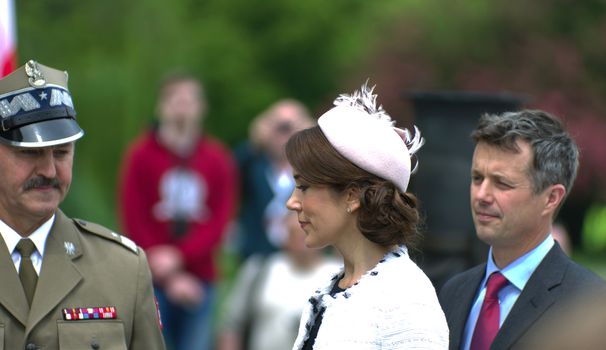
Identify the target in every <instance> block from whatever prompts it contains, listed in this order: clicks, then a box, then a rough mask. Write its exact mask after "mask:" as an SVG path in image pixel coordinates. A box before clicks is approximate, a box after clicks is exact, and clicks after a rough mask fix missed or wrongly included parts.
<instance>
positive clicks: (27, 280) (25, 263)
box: [15, 238, 38, 306]
mask: <svg viewBox="0 0 606 350" xmlns="http://www.w3.org/2000/svg"><path fill="white" fill-rule="evenodd" d="M15 249H16V250H17V251H18V252H19V254H21V264H20V265H19V278H20V279H21V284H22V285H23V290H24V291H25V297H26V298H27V302H28V303H29V305H30V306H31V305H32V299H33V298H34V292H35V291H36V284H37V283H38V274H37V273H36V270H35V269H34V265H33V264H32V253H33V252H34V251H35V250H36V246H35V245H34V242H32V241H31V239H29V238H25V239H22V240H20V241H19V243H17V247H16V248H15Z"/></svg>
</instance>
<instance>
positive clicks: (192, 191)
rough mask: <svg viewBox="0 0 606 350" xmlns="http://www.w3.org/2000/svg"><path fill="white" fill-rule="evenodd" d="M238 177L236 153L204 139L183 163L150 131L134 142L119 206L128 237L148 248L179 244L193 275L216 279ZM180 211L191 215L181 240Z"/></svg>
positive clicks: (126, 168)
mask: <svg viewBox="0 0 606 350" xmlns="http://www.w3.org/2000/svg"><path fill="white" fill-rule="evenodd" d="M236 177H237V175H236V167H235V163H234V160H233V158H232V156H231V153H230V152H229V151H228V150H227V149H226V148H225V147H224V146H223V145H222V144H221V143H219V142H218V141H216V140H213V139H212V138H209V137H207V136H204V137H203V138H202V139H201V140H200V141H199V142H198V145H197V147H196V151H195V152H194V153H193V155H192V156H190V157H189V158H187V159H183V158H180V157H178V156H176V155H174V154H173V153H171V152H170V151H169V150H167V149H166V148H165V147H163V146H162V145H161V144H160V143H158V141H157V139H156V134H155V133H154V132H153V131H150V132H148V133H146V134H144V135H142V136H141V137H139V138H138V139H137V140H135V141H134V142H133V143H132V144H131V146H130V148H129V149H128V152H127V154H126V157H125V159H124V163H123V166H122V174H121V184H120V193H119V198H120V205H119V208H120V211H121V212H120V217H121V220H122V225H123V229H124V233H125V234H127V235H128V236H130V237H131V238H132V239H133V240H134V241H135V242H136V243H137V244H139V245H140V246H141V247H142V248H143V249H148V248H150V247H153V246H155V245H159V244H171V245H174V246H176V247H177V248H178V249H179V250H180V251H181V252H182V253H183V256H184V257H185V265H186V269H187V270H188V271H190V272H191V273H193V274H194V275H196V276H198V277H200V278H201V279H202V280H204V281H214V280H215V279H216V273H217V272H216V268H215V263H214V259H213V258H214V257H213V255H214V250H215V248H217V247H218V246H219V245H220V243H221V240H222V237H223V234H224V233H225V231H226V228H227V226H228V223H229V222H230V220H231V218H232V214H233V213H234V210H235V203H236V193H237V188H236V186H237V179H236ZM177 207H185V208H186V210H185V212H186V213H187V214H186V216H189V218H187V219H184V220H183V222H185V225H182V227H184V230H183V232H182V233H181V234H180V235H178V236H177V235H175V234H174V232H173V231H174V228H175V227H176V221H175V220H174V216H175V213H176V212H179V209H176V208H177ZM181 212H183V209H181Z"/></svg>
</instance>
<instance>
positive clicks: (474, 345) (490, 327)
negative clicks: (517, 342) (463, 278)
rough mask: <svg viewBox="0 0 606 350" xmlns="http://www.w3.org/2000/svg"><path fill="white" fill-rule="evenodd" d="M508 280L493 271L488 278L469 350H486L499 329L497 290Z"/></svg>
mask: <svg viewBox="0 0 606 350" xmlns="http://www.w3.org/2000/svg"><path fill="white" fill-rule="evenodd" d="M508 283H509V281H507V278H505V277H503V275H501V273H500V272H498V271H497V272H493V274H492V275H490V277H489V278H488V286H487V287H486V296H485V297H484V302H483V303H482V309H480V316H478V322H477V323H476V329H475V330H474V331H473V337H472V338H471V346H470V347H469V350H488V349H490V345H491V344H492V341H493V340H494V337H495V336H496V335H497V332H498V331H499V318H500V314H501V313H500V307H499V296H498V294H499V291H500V290H501V289H502V288H503V287H505V286H506V285H507V284H508Z"/></svg>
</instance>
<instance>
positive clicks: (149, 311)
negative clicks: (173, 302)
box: [0, 61, 164, 350]
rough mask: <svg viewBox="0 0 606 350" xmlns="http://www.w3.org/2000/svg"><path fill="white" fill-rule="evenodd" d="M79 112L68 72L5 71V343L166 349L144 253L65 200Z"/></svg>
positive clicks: (1, 301)
mask: <svg viewBox="0 0 606 350" xmlns="http://www.w3.org/2000/svg"><path fill="white" fill-rule="evenodd" d="M75 115H76V113H75V110H74V105H73V102H72V98H71V96H70V93H69V91H68V89H67V72H63V71H59V70H56V69H53V68H50V67H46V66H44V65H42V64H39V63H37V62H35V61H29V62H27V64H26V65H25V66H23V67H21V68H19V69H17V70H16V71H15V72H13V73H12V74H10V75H8V76H6V77H4V78H3V79H0V128H1V129H0V233H1V239H0V280H2V282H1V283H0V350H15V349H26V350H35V349H40V350H41V349H44V350H52V349H62V350H67V349H78V350H82V349H134V350H143V349H145V350H155V349H164V341H163V339H162V335H161V323H160V319H159V315H158V312H157V308H156V303H155V300H154V295H153V289H152V284H151V275H150V271H149V267H148V265H147V260H146V257H145V254H144V252H143V251H142V250H141V249H140V248H138V247H137V246H136V245H135V244H134V243H133V242H132V241H130V240H129V239H127V238H126V237H123V236H121V235H119V234H117V233H114V232H112V231H110V230H108V229H106V228H104V227H102V226H99V225H96V224H93V223H90V222H86V221H84V220H78V219H71V218H68V217H67V216H66V215H65V214H64V213H63V212H62V211H61V210H59V209H58V206H59V204H60V203H61V202H62V201H63V199H64V198H65V195H66V194H67V191H68V189H69V186H70V183H71V180H72V163H73V157H74V147H75V146H74V144H75V141H76V140H78V139H79V138H81V137H82V136H83V135H84V132H83V131H82V129H81V128H80V126H79V125H78V123H77V122H76V119H75Z"/></svg>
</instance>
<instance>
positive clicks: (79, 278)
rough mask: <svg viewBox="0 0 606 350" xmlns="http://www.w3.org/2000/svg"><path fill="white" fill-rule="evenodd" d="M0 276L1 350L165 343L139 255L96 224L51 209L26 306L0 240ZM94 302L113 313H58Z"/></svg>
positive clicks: (151, 347)
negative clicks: (106, 315) (86, 315)
mask: <svg viewBox="0 0 606 350" xmlns="http://www.w3.org/2000/svg"><path fill="white" fill-rule="evenodd" d="M0 281H2V282H1V283H0V350H16V349H26V350H33V349H39V350H53V349H62V350H70V349H78V350H83V349H116V350H122V349H132V350H144V349H145V350H155V349H160V350H162V349H165V347H164V341H163V339H162V333H161V330H160V323H159V318H158V311H157V308H156V303H155V300H154V294H153V288H152V283H151V274H150V271H149V267H148V265H147V260H146V258H145V253H144V252H143V251H142V250H141V249H140V248H138V247H136V246H135V245H134V244H133V243H132V242H131V241H130V240H128V239H125V238H123V237H122V236H120V235H118V234H116V233H113V232H111V231H110V230H108V229H106V228H103V227H101V226H99V225H96V224H93V223H89V222H86V221H83V220H77V219H76V220H72V219H70V218H68V217H67V216H65V215H64V214H63V213H62V212H61V211H58V212H57V215H56V218H55V222H54V224H53V227H52V228H51V231H50V234H49V236H48V239H47V241H46V247H45V252H44V258H43V261H42V270H41V271H40V276H39V277H38V284H37V286H36V294H35V296H34V299H33V301H32V306H31V310H29V307H28V305H27V300H26V298H25V294H24V292H23V289H22V287H21V281H20V280H19V276H18V274H17V272H16V271H15V266H14V264H13V262H12V260H11V257H10V254H9V251H8V248H7V247H6V244H5V243H4V240H3V239H1V238H0ZM93 307H114V308H115V310H116V314H115V318H111V317H110V318H106V319H86V320H79V319H78V320H66V318H67V317H65V316H64V313H65V312H67V313H69V312H70V311H71V310H72V309H76V308H93ZM91 316H92V315H91ZM76 318H78V317H76ZM91 318H92V317H91Z"/></svg>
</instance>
